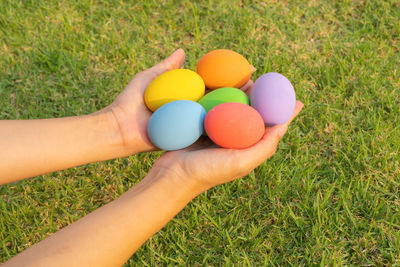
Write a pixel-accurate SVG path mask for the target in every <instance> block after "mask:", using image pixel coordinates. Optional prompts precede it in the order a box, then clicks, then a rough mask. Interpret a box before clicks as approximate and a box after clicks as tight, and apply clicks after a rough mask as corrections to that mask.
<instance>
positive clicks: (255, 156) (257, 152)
mask: <svg viewBox="0 0 400 267" xmlns="http://www.w3.org/2000/svg"><path fill="white" fill-rule="evenodd" d="M303 106H304V104H303V103H302V102H300V101H296V106H295V109H294V111H293V114H292V116H291V118H290V119H289V121H288V122H286V123H285V124H280V125H275V126H274V127H270V128H267V129H266V130H265V134H264V136H263V137H262V138H261V140H260V141H259V142H258V143H257V144H255V145H254V146H252V147H250V148H247V149H245V150H243V152H244V154H246V155H244V156H243V158H247V159H248V160H250V161H252V162H253V164H254V166H258V165H259V164H261V163H262V162H264V161H265V160H266V159H267V158H269V157H271V156H272V155H273V154H274V153H275V151H276V148H277V146H278V143H279V141H280V140H281V138H282V137H283V136H284V135H285V133H286V131H287V129H288V126H289V124H290V123H291V122H292V121H293V120H294V118H296V117H297V115H298V114H299V113H300V111H301V110H302V108H303Z"/></svg>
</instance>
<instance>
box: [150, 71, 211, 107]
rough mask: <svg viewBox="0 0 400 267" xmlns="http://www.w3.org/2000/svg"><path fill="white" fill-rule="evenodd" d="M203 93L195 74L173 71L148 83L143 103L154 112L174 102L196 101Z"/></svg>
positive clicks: (203, 86)
mask: <svg viewBox="0 0 400 267" xmlns="http://www.w3.org/2000/svg"><path fill="white" fill-rule="evenodd" d="M204 91H205V85H204V81H203V79H202V78H201V77H200V76H199V75H198V74H197V73H196V72H194V71H191V70H187V69H175V70H170V71H167V72H165V73H163V74H161V75H160V76H158V77H157V78H155V79H154V80H153V81H152V82H151V83H150V85H149V86H148V87H147V89H146V92H145V94H144V101H145V103H146V106H147V107H148V108H149V109H150V110H151V111H155V110H157V109H158V108H159V107H161V106H162V105H164V104H166V103H169V102H172V101H175V100H191V101H197V100H199V99H200V98H201V97H202V96H203V95H204Z"/></svg>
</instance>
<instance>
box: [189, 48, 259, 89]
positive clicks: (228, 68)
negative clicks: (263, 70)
mask: <svg viewBox="0 0 400 267" xmlns="http://www.w3.org/2000/svg"><path fill="white" fill-rule="evenodd" d="M196 72H197V73H198V74H199V75H200V76H201V77H202V78H203V80H204V83H205V84H206V87H207V88H209V89H217V88H221V87H235V88H240V87H242V86H243V85H245V84H246V83H247V82H248V81H249V80H250V76H251V74H252V72H253V69H252V67H251V65H250V64H249V62H248V61H247V60H246V59H245V58H244V57H243V56H242V55H240V54H238V53H236V52H235V51H232V50H227V49H218V50H213V51H210V52H208V53H207V54H205V55H204V56H203V57H202V58H200V60H199V62H198V63H197V67H196Z"/></svg>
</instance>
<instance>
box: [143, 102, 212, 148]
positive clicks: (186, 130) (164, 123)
mask: <svg viewBox="0 0 400 267" xmlns="http://www.w3.org/2000/svg"><path fill="white" fill-rule="evenodd" d="M205 115H206V111H205V109H204V108H203V107H202V106H201V105H200V104H199V103H197V102H193V101H188V100H178V101H173V102H169V103H167V104H165V105H163V106H161V107H160V108H159V109H157V110H156V111H155V112H154V113H153V115H152V116H151V117H150V120H149V124H148V127H147V132H148V135H149V138H150V140H151V142H152V143H153V145H155V146H156V147H158V148H161V149H163V150H178V149H182V148H185V147H188V146H190V145H191V144H193V143H194V142H196V141H197V139H199V137H200V136H201V135H202V133H203V131H204V128H203V124H204V118H205Z"/></svg>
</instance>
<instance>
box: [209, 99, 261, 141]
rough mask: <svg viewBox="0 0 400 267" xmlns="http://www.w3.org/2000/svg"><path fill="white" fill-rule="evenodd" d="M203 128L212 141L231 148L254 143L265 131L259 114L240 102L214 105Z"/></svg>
mask: <svg viewBox="0 0 400 267" xmlns="http://www.w3.org/2000/svg"><path fill="white" fill-rule="evenodd" d="M204 128H205V130H206V132H207V135H208V137H210V139H211V140H212V141H213V142H214V143H216V144H217V145H219V146H221V147H224V148H233V149H243V148H247V147H250V146H252V145H254V144H255V143H257V142H258V141H259V140H260V139H261V138H262V136H263V135H264V132H265V126H264V121H263V118H262V117H261V115H260V114H259V113H258V112H257V111H256V110H255V109H254V108H252V107H251V106H248V105H245V104H242V103H223V104H220V105H218V106H216V107H214V108H213V109H211V110H210V111H209V112H208V113H207V116H206V118H205V120H204Z"/></svg>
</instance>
